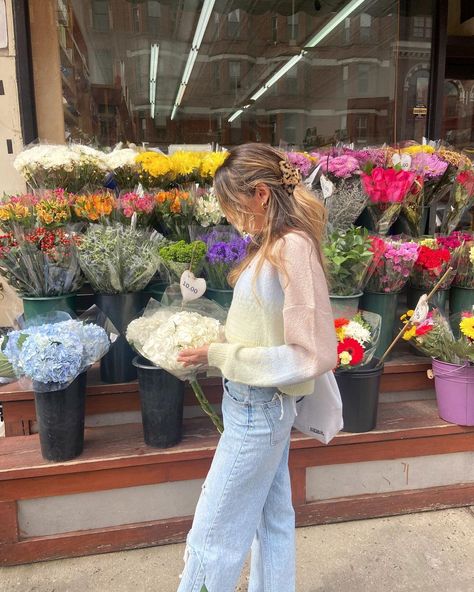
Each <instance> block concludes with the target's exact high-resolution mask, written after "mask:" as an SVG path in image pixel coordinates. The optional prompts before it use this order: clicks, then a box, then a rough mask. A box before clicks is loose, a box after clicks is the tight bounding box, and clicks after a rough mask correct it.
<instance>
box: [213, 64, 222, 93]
mask: <svg viewBox="0 0 474 592" xmlns="http://www.w3.org/2000/svg"><path fill="white" fill-rule="evenodd" d="M212 77H213V80H214V90H220V88H221V64H220V62H214V63H213V65H212Z"/></svg>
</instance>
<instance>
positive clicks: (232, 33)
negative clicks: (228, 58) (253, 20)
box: [227, 8, 240, 38]
mask: <svg viewBox="0 0 474 592" xmlns="http://www.w3.org/2000/svg"><path fill="white" fill-rule="evenodd" d="M227 34H228V35H229V37H231V38H238V37H239V36H240V9H239V8H237V10H233V11H232V12H229V14H228V15H227Z"/></svg>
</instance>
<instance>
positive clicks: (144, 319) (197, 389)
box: [126, 298, 226, 433]
mask: <svg viewBox="0 0 474 592" xmlns="http://www.w3.org/2000/svg"><path fill="white" fill-rule="evenodd" d="M225 317H226V311H225V310H224V309H223V308H222V307H220V306H219V305H218V304H216V303H215V302H212V301H210V300H207V299H205V298H200V299H199V300H193V301H191V302H186V303H181V302H179V301H171V303H170V305H164V304H162V303H160V302H157V301H156V300H151V301H150V302H149V304H148V306H147V307H146V309H145V312H144V313H143V315H142V316H141V317H139V318H138V319H135V320H134V321H132V322H131V323H130V324H129V325H128V328H127V333H126V337H127V341H128V342H129V343H130V345H131V346H132V347H133V348H134V349H135V350H136V351H137V352H138V353H139V354H140V355H141V356H143V357H144V358H146V359H147V360H149V361H150V362H152V363H153V364H155V366H159V367H160V368H162V369H163V370H166V371H167V372H169V373H170V374H173V375H174V376H176V377H177V378H179V379H180V380H189V382H190V384H191V387H192V389H193V391H194V393H195V395H196V398H197V399H198V401H199V403H200V405H201V407H202V409H203V411H204V412H205V413H206V414H207V415H209V417H210V418H211V420H212V422H213V423H214V425H215V426H216V428H217V429H218V431H219V432H220V433H222V431H223V426H222V421H221V419H220V417H219V416H218V415H217V414H216V412H215V411H214V410H213V408H212V407H211V405H210V404H209V401H208V400H207V399H206V397H205V395H204V393H203V391H202V388H201V386H200V385H199V382H198V380H197V378H196V377H197V374H198V372H199V371H201V370H203V368H202V367H200V366H183V364H181V363H180V362H178V355H179V352H180V351H181V350H183V349H194V348H198V347H202V346H204V345H208V344H210V343H214V342H217V341H223V339H224V325H223V323H224V321H225Z"/></svg>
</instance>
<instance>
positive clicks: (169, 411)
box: [133, 357, 184, 448]
mask: <svg viewBox="0 0 474 592" xmlns="http://www.w3.org/2000/svg"><path fill="white" fill-rule="evenodd" d="M133 364H134V365H135V366H136V368H137V370H138V390H139V392H140V405H141V410H142V424H143V438H144V440H145V444H148V446H153V447H154V448H169V447H170V446H174V445H175V444H177V443H178V442H180V441H181V438H182V432H183V404H184V382H183V381H182V380H178V379H177V378H176V377H175V376H173V375H172V374H169V373H168V372H166V371H165V370H163V369H162V368H158V367H157V366H153V365H152V364H151V363H150V362H148V360H145V359H144V358H140V357H136V358H135V359H134V360H133Z"/></svg>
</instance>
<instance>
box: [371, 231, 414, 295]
mask: <svg viewBox="0 0 474 592" xmlns="http://www.w3.org/2000/svg"><path fill="white" fill-rule="evenodd" d="M372 245H373V249H374V251H375V252H376V253H377V252H380V251H382V252H381V256H379V257H377V259H378V261H377V263H376V265H374V267H373V273H372V275H371V276H370V278H369V280H368V282H367V285H366V290H367V291H368V292H376V293H389V294H393V293H397V292H400V290H402V288H403V287H404V286H405V284H406V283H407V282H408V279H409V277H410V274H411V272H412V270H413V267H414V265H415V263H416V261H417V259H418V250H419V248H420V247H419V245H418V244H417V243H416V242H412V241H403V240H396V239H389V238H383V239H382V238H378V237H373V239H372Z"/></svg>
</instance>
